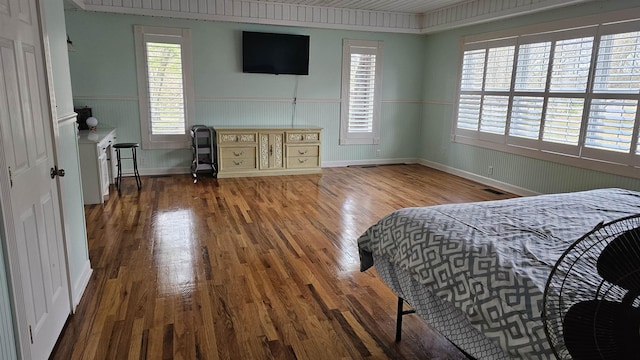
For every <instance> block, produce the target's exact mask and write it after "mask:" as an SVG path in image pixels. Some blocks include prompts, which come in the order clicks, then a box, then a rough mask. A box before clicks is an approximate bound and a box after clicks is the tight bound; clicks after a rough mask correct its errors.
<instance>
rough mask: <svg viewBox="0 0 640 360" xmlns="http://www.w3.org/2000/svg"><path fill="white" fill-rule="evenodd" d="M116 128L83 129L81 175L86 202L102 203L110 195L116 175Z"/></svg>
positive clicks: (80, 143) (79, 139)
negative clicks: (110, 187)
mask: <svg viewBox="0 0 640 360" xmlns="http://www.w3.org/2000/svg"><path fill="white" fill-rule="evenodd" d="M115 142H116V130H115V129H98V130H97V131H96V132H91V131H88V130H82V131H80V132H79V137H78V150H79V152H80V173H81V174H80V176H81V177H82V195H83V197H84V203H85V204H101V203H103V202H104V201H105V200H106V199H108V197H109V184H113V183H114V178H115V175H116V169H115V166H116V164H115V161H116V157H115V151H114V149H113V146H112V145H113V144H115Z"/></svg>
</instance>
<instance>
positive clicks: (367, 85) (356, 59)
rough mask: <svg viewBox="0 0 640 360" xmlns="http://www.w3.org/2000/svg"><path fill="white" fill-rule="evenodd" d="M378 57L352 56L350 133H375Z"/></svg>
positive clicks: (369, 55) (372, 55)
mask: <svg viewBox="0 0 640 360" xmlns="http://www.w3.org/2000/svg"><path fill="white" fill-rule="evenodd" d="M375 81H376V55H375V54H351V69H350V78H349V132H350V133H369V132H372V131H373V111H374V106H375V101H374V100H375V89H376V83H375Z"/></svg>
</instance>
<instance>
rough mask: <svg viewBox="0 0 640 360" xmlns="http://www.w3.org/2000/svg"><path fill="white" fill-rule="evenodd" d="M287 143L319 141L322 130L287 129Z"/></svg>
mask: <svg viewBox="0 0 640 360" xmlns="http://www.w3.org/2000/svg"><path fill="white" fill-rule="evenodd" d="M286 141H287V144H291V143H318V142H320V131H287V137H286Z"/></svg>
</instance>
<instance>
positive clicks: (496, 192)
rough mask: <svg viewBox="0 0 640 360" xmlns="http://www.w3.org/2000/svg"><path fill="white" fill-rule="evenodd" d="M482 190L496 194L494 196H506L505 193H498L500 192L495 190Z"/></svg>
mask: <svg viewBox="0 0 640 360" xmlns="http://www.w3.org/2000/svg"><path fill="white" fill-rule="evenodd" d="M482 190H484V191H486V192H489V193H492V194H494V195H504V193H503V192H501V191H498V190H493V189H482Z"/></svg>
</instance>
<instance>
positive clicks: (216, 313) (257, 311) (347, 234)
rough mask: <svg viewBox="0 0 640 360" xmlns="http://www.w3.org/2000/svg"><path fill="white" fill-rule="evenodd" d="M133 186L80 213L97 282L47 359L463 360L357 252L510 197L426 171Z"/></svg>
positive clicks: (388, 169) (157, 181)
mask: <svg viewBox="0 0 640 360" xmlns="http://www.w3.org/2000/svg"><path fill="white" fill-rule="evenodd" d="M129 180H130V179H125V181H124V183H123V189H122V193H121V195H118V194H117V191H115V190H114V189H112V192H111V196H110V198H109V199H108V201H107V202H106V203H105V204H104V205H90V206H86V207H85V215H86V222H87V235H88V242H89V257H90V260H91V264H92V267H93V269H94V273H93V276H92V278H91V280H90V282H89V285H88V286H87V289H86V291H85V294H84V296H83V298H82V300H81V301H80V304H79V305H78V307H77V310H76V313H75V314H74V315H73V316H71V317H70V319H69V321H68V322H67V325H66V327H65V330H64V332H63V333H62V335H61V337H60V339H59V342H58V344H57V346H56V348H55V349H54V352H53V354H52V356H51V359H54V360H75V359H214V360H217V359H239V358H243V359H328V358H331V359H380V358H396V359H461V358H462V355H461V354H460V353H459V352H458V350H457V349H455V347H453V346H452V345H451V344H450V343H448V342H447V341H446V340H445V339H443V338H442V337H441V336H440V335H438V334H437V333H436V332H434V331H433V330H432V329H430V328H429V327H428V325H426V324H425V323H424V321H422V320H421V319H420V318H418V317H417V316H415V315H414V316H407V317H405V318H406V319H405V321H404V326H403V340H402V342H400V343H395V342H394V336H395V303H396V297H395V295H394V294H393V292H392V291H391V290H389V288H388V287H386V285H384V283H383V282H382V281H381V280H380V279H379V278H378V276H377V274H376V272H375V270H369V271H367V272H365V273H360V272H359V256H358V249H357V243H356V240H357V238H358V237H359V236H360V234H362V233H363V232H364V231H365V230H366V229H367V228H368V227H369V226H371V225H372V224H374V223H375V222H376V221H378V220H379V219H380V218H381V217H382V216H384V215H385V214H387V213H389V212H391V211H393V210H396V209H399V208H402V207H410V206H430V205H437V204H444V203H453V202H469V201H483V200H496V199H504V198H508V197H512V196H513V195H510V194H502V195H500V194H492V193H490V192H486V191H483V189H485V188H486V186H483V185H480V184H477V183H474V182H471V181H468V180H465V179H462V178H459V177H455V176H452V175H448V174H445V173H442V172H440V171H437V170H433V169H430V168H427V167H424V166H420V165H397V166H378V167H347V168H328V169H323V172H322V174H315V175H300V176H278V177H262V178H237V179H210V178H202V179H200V180H199V181H198V182H197V183H195V184H194V183H193V182H192V181H191V178H190V177H189V176H188V175H175V176H157V177H143V187H142V190H141V191H140V192H138V191H137V189H136V187H135V182H133V181H129Z"/></svg>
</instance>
